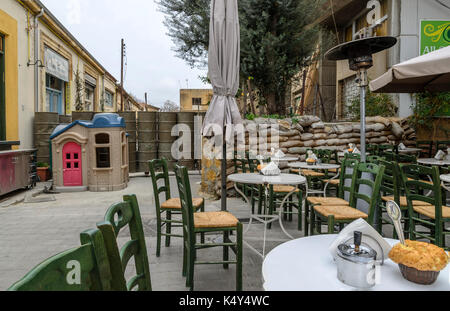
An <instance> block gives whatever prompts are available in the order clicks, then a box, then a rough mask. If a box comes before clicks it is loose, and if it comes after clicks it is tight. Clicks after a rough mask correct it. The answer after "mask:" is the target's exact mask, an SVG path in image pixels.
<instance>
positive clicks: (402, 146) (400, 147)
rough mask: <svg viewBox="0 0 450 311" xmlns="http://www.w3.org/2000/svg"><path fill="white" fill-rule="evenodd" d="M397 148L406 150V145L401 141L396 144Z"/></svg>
mask: <svg viewBox="0 0 450 311" xmlns="http://www.w3.org/2000/svg"><path fill="white" fill-rule="evenodd" d="M398 149H399V150H406V146H405V145H404V144H403V143H401V144H399V145H398Z"/></svg>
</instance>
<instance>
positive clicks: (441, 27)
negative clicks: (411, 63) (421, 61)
mask: <svg viewBox="0 0 450 311" xmlns="http://www.w3.org/2000/svg"><path fill="white" fill-rule="evenodd" d="M447 46H450V21H434V20H431V21H421V25H420V55H424V54H428V53H430V52H433V51H436V50H438V49H440V48H444V47H447Z"/></svg>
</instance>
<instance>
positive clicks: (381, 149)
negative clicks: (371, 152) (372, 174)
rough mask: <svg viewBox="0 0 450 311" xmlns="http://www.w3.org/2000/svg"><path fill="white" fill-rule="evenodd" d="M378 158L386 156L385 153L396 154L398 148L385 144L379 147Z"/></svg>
mask: <svg viewBox="0 0 450 311" xmlns="http://www.w3.org/2000/svg"><path fill="white" fill-rule="evenodd" d="M377 149H378V154H377V155H378V156H384V153H385V152H393V153H395V151H396V148H395V146H394V145H390V144H383V145H378V148H377Z"/></svg>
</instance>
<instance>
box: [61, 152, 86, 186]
mask: <svg viewBox="0 0 450 311" xmlns="http://www.w3.org/2000/svg"><path fill="white" fill-rule="evenodd" d="M63 178H64V186H65V187H80V186H83V174H82V171H81V146H80V145H78V144H77V143H67V144H65V145H64V148H63Z"/></svg>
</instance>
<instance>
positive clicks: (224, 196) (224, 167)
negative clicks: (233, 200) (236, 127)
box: [221, 129, 227, 211]
mask: <svg viewBox="0 0 450 311" xmlns="http://www.w3.org/2000/svg"><path fill="white" fill-rule="evenodd" d="M221 177H222V197H221V199H222V204H221V206H222V211H226V210H227V143H226V141H225V129H224V135H223V150H222V173H221Z"/></svg>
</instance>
